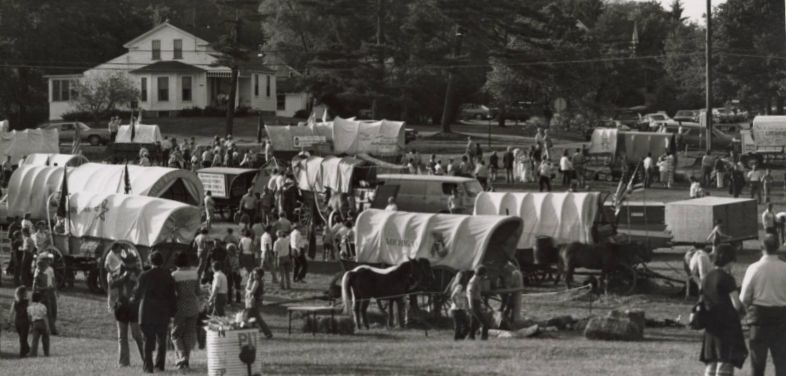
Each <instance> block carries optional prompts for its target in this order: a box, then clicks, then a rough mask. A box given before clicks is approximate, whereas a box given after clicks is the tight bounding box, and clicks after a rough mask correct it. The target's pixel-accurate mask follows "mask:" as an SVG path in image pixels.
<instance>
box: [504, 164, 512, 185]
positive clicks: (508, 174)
mask: <svg viewBox="0 0 786 376" xmlns="http://www.w3.org/2000/svg"><path fill="white" fill-rule="evenodd" d="M505 181H506V182H508V183H512V182H513V167H505Z"/></svg>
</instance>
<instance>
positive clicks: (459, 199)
mask: <svg viewBox="0 0 786 376" xmlns="http://www.w3.org/2000/svg"><path fill="white" fill-rule="evenodd" d="M377 181H378V183H379V184H380V185H381V186H382V187H386V189H385V190H386V191H388V192H390V193H388V195H394V196H395V197H396V206H398V209H399V210H401V211H409V212H419V213H447V212H448V197H449V196H450V193H451V192H452V191H454V190H455V191H456V192H457V193H456V205H457V206H458V210H457V212H459V213H464V214H468V213H472V208H473V207H474V206H475V196H477V195H478V194H479V193H480V192H483V186H481V185H480V182H478V181H477V179H474V178H467V177H459V176H445V175H407V174H382V175H377ZM382 187H379V188H382ZM387 187H391V188H392V187H397V188H398V190H397V192H396V193H395V194H394V193H393V191H396V190H395V189H392V190H388V189H390V188H387ZM379 188H378V189H377V192H378V193H381V190H380V189H379ZM380 199H383V198H382V197H380ZM384 200H387V198H384ZM384 200H381V201H380V202H385V201H384Z"/></svg>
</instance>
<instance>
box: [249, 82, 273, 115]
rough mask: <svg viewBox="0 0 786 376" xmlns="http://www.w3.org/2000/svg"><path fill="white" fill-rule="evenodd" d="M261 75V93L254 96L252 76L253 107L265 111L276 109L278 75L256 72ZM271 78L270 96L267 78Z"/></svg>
mask: <svg viewBox="0 0 786 376" xmlns="http://www.w3.org/2000/svg"><path fill="white" fill-rule="evenodd" d="M254 74H258V75H259V95H258V96H254V95H253V94H254V91H253V90H254V86H253V82H254V81H253V77H252V78H251V87H250V91H249V92H250V93H251V107H252V108H253V109H255V110H260V111H265V112H275V111H276V76H273V75H270V74H263V73H254ZM268 77H269V78H270V96H269V97H268V96H267V80H268Z"/></svg>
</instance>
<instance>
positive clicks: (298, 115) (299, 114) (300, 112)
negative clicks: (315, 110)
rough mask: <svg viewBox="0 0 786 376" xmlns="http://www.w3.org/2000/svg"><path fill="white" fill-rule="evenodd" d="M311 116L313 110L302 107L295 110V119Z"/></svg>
mask: <svg viewBox="0 0 786 376" xmlns="http://www.w3.org/2000/svg"><path fill="white" fill-rule="evenodd" d="M309 116H311V111H309V110H306V109H302V110H297V111H296V112H295V116H294V118H295V119H308V117H309Z"/></svg>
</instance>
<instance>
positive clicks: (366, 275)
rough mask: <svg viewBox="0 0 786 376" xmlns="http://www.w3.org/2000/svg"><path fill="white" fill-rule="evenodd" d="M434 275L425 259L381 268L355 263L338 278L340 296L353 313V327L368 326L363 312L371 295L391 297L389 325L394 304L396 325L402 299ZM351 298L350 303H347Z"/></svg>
mask: <svg viewBox="0 0 786 376" xmlns="http://www.w3.org/2000/svg"><path fill="white" fill-rule="evenodd" d="M432 278H433V276H432V270H431V264H430V263H429V261H428V260H427V259H411V260H408V261H405V262H403V263H401V264H399V265H396V266H391V267H389V268H385V269H381V268H375V267H372V266H368V265H361V266H358V267H356V268H354V269H352V270H350V271H348V272H346V273H344V277H343V278H342V281H341V296H342V300H343V301H344V311H345V313H349V312H350V307H351V309H352V313H353V316H354V321H355V326H356V327H357V328H358V329H360V327H361V325H362V326H365V328H366V329H368V328H369V325H368V316H367V314H366V311H367V310H368V305H369V302H370V300H371V298H374V299H376V300H380V299H382V300H390V305H389V308H388V325H389V326H390V325H392V321H393V309H394V307H393V306H394V304H396V305H398V312H399V325H401V326H403V323H404V319H403V317H402V314H403V311H404V309H403V307H404V298H405V297H406V296H407V295H408V294H410V293H413V292H417V291H420V290H421V289H422V288H423V286H427V285H429V284H430V283H431V280H432ZM350 299H351V304H350Z"/></svg>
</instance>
